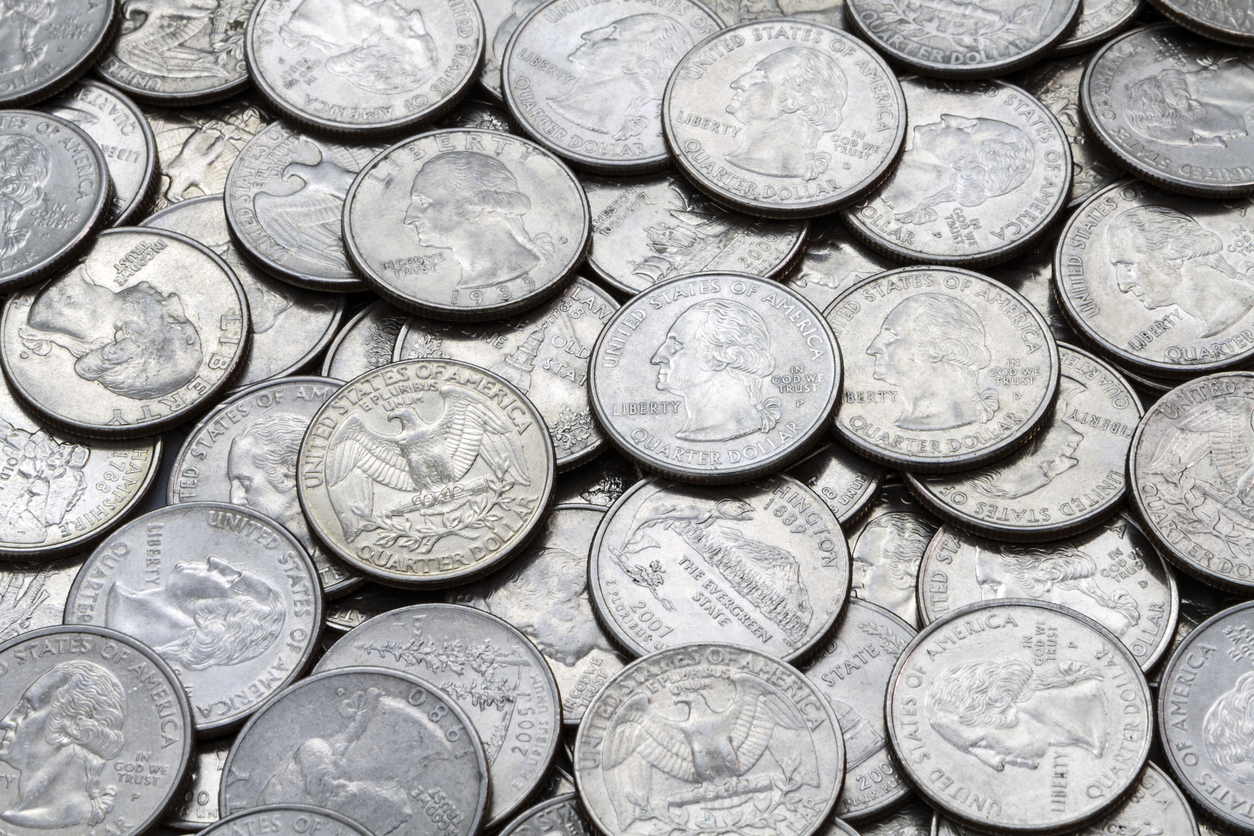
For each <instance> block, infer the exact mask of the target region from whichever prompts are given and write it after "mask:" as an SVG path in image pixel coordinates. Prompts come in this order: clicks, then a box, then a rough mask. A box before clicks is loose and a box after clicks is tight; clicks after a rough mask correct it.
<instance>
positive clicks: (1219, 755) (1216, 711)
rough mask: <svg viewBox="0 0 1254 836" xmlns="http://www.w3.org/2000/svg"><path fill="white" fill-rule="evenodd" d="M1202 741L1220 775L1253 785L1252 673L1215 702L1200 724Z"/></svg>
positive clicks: (1253, 691)
mask: <svg viewBox="0 0 1254 836" xmlns="http://www.w3.org/2000/svg"><path fill="white" fill-rule="evenodd" d="M1202 739H1203V742H1204V744H1205V747H1206V753H1207V754H1208V755H1210V759H1211V761H1212V762H1213V763H1214V764H1215V766H1216V767H1218V769H1219V771H1220V772H1222V773H1223V774H1224V775H1225V776H1227V777H1228V778H1231V779H1232V780H1233V781H1236V782H1238V783H1241V784H1246V785H1249V784H1254V671H1249V672H1246V673H1243V674H1241V675H1240V676H1239V677H1237V681H1236V683H1235V684H1233V686H1232V688H1231V690H1229V691H1226V692H1224V693H1223V694H1222V695H1220V697H1219V699H1217V700H1215V703H1214V704H1213V705H1212V706H1211V707H1210V710H1208V711H1207V712H1206V717H1205V719H1204V720H1203V721H1202Z"/></svg>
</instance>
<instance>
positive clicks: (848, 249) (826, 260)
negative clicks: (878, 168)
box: [780, 217, 900, 310]
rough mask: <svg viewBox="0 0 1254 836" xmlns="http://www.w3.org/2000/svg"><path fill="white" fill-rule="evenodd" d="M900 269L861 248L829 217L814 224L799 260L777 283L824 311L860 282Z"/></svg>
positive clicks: (856, 240)
mask: <svg viewBox="0 0 1254 836" xmlns="http://www.w3.org/2000/svg"><path fill="white" fill-rule="evenodd" d="M899 266H900V265H899V264H897V263H896V262H894V261H889V260H888V259H886V258H883V257H881V256H880V255H879V254H878V253H876V252H874V251H873V250H870V249H868V248H867V247H865V246H863V245H862V244H861V243H860V242H859V241H858V239H856V238H854V237H853V236H852V235H850V234H849V230H848V229H846V228H845V225H844V224H843V223H841V222H840V221H839V220H837V219H836V218H834V217H829V218H822V219H816V220H814V221H813V223H812V224H811V226H810V236H809V237H808V238H807V239H806V242H805V249H803V250H802V251H801V257H800V258H799V259H797V261H796V263H795V264H794V265H793V267H791V268H790V269H789V271H788V273H787V274H785V275H784V276H783V277H781V278H780V281H782V282H783V283H784V284H786V285H788V286H789V287H791V288H792V289H793V290H795V291H797V292H798V293H800V294H801V295H802V296H804V297H805V298H807V299H809V300H810V301H811V302H813V303H814V307H816V308H818V309H819V310H825V309H826V308H827V306H828V305H830V304H832V302H834V301H835V300H836V297H837V296H839V295H840V294H841V293H843V292H844V291H845V290H848V289H849V288H851V287H853V286H854V285H855V284H857V283H858V282H860V281H862V280H863V279H867V278H870V277H871V276H874V275H875V274H876V273H883V272H884V271H885V270H895V269H896V268H897V267H899Z"/></svg>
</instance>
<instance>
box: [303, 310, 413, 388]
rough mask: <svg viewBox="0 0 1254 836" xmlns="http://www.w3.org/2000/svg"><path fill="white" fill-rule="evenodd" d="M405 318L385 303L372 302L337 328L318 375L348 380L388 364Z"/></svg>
mask: <svg viewBox="0 0 1254 836" xmlns="http://www.w3.org/2000/svg"><path fill="white" fill-rule="evenodd" d="M408 318H409V315H408V314H407V313H405V312H404V311H402V310H399V309H397V308H394V307H393V306H391V305H389V304H388V303H387V302H375V303H373V304H371V305H369V306H367V307H366V309H365V310H363V311H362V312H361V313H359V314H357V315H356V316H354V317H353V318H352V319H351V320H349V321H348V323H347V324H346V325H345V326H344V327H343V328H341V329H340V333H339V334H337V335H336V337H335V340H334V341H333V342H332V343H331V345H330V346H328V347H327V355H326V359H325V360H323V361H322V376H323V377H330V378H334V379H335V380H352V379H353V378H355V377H357V376H358V375H362V374H365V373H366V372H368V371H370V370H371V369H377V368H379V367H380V366H386V365H387V364H388V363H391V362H392V353H393V352H394V351H395V349H396V338H397V337H398V336H399V335H400V333H401V329H402V328H404V327H405V322H406V321H407V320H408Z"/></svg>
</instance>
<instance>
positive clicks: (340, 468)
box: [297, 360, 556, 588]
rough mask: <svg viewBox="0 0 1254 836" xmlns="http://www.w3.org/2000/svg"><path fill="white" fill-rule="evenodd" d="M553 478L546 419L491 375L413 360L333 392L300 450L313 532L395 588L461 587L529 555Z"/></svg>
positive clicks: (465, 366)
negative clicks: (525, 550)
mask: <svg viewBox="0 0 1254 836" xmlns="http://www.w3.org/2000/svg"><path fill="white" fill-rule="evenodd" d="M555 471H556V465H555V463H554V456H553V443H552V442H551V441H550V440H549V434H548V431H547V430H546V429H545V426H544V419H542V418H541V417H540V413H539V412H537V411H536V409H535V407H534V406H532V404H531V402H530V401H528V400H527V397H526V396H525V395H523V394H522V393H521V392H519V391H518V389H516V388H515V387H514V386H513V384H511V383H508V382H506V381H505V380H504V379H503V378H500V377H498V376H496V375H495V374H493V373H492V372H489V371H487V370H485V369H481V368H479V367H478V366H472V365H470V364H469V363H461V362H458V361H456V360H410V361H407V362H403V363H394V364H392V365H390V366H387V367H384V368H381V369H378V370H376V371H372V372H367V373H366V374H363V375H362V376H361V377H358V378H356V379H355V380H353V381H350V382H349V383H347V384H345V385H344V387H343V388H342V389H341V390H340V391H339V392H337V393H336V394H334V395H332V396H331V398H330V399H329V400H328V401H327V402H326V404H325V405H324V406H323V407H322V408H321V409H320V410H319V411H318V413H317V414H316V415H315V416H314V419H313V421H312V422H310V429H309V432H308V433H307V434H306V436H305V440H304V442H303V443H302V444H301V448H300V460H299V465H298V475H297V480H298V481H297V488H298V490H299V493H300V502H301V507H302V508H304V509H305V513H306V515H307V516H308V518H309V522H310V524H311V527H312V528H313V530H314V533H315V535H317V536H318V537H319V538H320V539H321V540H322V541H323V542H324V543H325V544H327V546H329V547H330V548H331V549H332V550H333V551H334V552H335V553H336V554H338V555H339V556H340V557H341V558H343V559H344V560H346V561H348V563H349V564H350V566H354V567H357V568H358V569H359V570H360V571H362V572H365V573H366V574H369V575H371V576H372V577H374V578H375V579H377V580H381V581H383V582H385V583H389V584H392V585H397V586H414V587H427V588H433V587H442V586H455V585H457V584H459V583H465V582H466V581H469V580H472V579H474V578H476V577H479V576H480V575H484V574H487V573H488V572H491V571H493V570H494V569H497V568H499V567H500V566H501V565H502V564H503V563H505V562H507V561H509V560H510V559H511V558H513V557H514V556H515V555H517V554H518V553H519V552H520V551H521V550H522V549H523V548H525V547H526V545H527V541H528V540H530V539H531V537H532V536H533V535H534V534H535V533H536V531H537V530H538V528H539V526H540V525H541V523H542V522H543V520H544V517H545V513H546V511H547V510H548V504H549V499H550V497H551V496H552V493H553V477H554V474H555Z"/></svg>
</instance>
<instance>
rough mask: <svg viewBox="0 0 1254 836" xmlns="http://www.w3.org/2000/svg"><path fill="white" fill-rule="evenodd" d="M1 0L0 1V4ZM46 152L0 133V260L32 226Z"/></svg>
mask: <svg viewBox="0 0 1254 836" xmlns="http://www.w3.org/2000/svg"><path fill="white" fill-rule="evenodd" d="M2 5H3V0H0V7H2ZM48 165H49V162H48V151H47V150H46V149H45V148H44V147H43V146H42V145H40V144H39V143H38V142H36V141H35V140H33V139H31V138H30V137H26V136H19V135H16V134H7V135H3V136H0V259H5V258H8V257H9V256H11V255H13V254H14V253H16V252H18V251H20V250H21V249H22V247H24V246H26V242H27V241H29V240H30V236H31V232H32V228H31V226H30V224H29V223H27V222H23V218H24V217H25V215H26V213H27V212H28V211H30V210H31V209H34V208H36V207H37V206H39V204H41V203H43V201H44V186H46V185H47V184H48V175H49V174H50V173H51V171H50V169H49V167H48Z"/></svg>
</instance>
